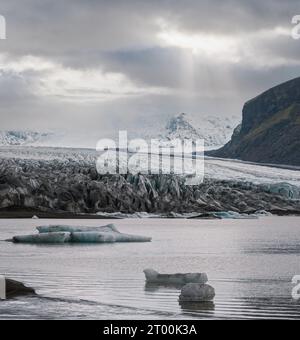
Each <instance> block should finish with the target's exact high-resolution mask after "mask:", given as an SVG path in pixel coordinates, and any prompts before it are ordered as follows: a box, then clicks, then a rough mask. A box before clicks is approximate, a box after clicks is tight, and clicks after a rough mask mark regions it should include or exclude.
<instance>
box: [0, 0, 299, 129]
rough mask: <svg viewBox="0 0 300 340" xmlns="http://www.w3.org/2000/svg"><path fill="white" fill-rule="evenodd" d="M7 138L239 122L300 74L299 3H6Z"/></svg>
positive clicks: (2, 55)
mask: <svg viewBox="0 0 300 340" xmlns="http://www.w3.org/2000/svg"><path fill="white" fill-rule="evenodd" d="M0 14H1V15H3V16H5V18H6V21H7V40H0V100H1V107H0V117H1V129H17V128H18V129H19V128H26V129H31V130H34V129H44V130H45V129H56V128H60V129H62V130H64V129H65V130H66V129H72V130H74V131H75V130H78V131H87V132H90V131H93V133H95V131H99V134H101V133H102V132H103V131H106V132H107V131H109V130H110V129H111V128H112V127H114V128H126V127H127V126H129V125H131V126H132V125H134V124H137V126H141V125H144V126H147V124H150V123H151V122H153V121H159V120H163V119H164V118H165V117H168V116H170V115H175V114H177V113H180V112H187V113H191V114H193V115H198V116H199V120H201V119H207V118H209V117H210V116H212V115H219V116H220V117H227V116H228V117H231V116H235V117H241V112H242V106H243V103H244V102H245V101H246V100H248V99H250V98H252V97H253V96H256V95H257V94H259V93H260V92H262V91H264V90H266V89H268V88H269V87H271V86H273V85H276V84H279V83H281V82H283V81H286V80H289V79H291V78H294V77H297V76H299V75H300V58H299V56H300V40H293V39H292V38H291V33H290V32H291V29H292V24H291V20H292V17H293V16H294V15H297V14H300V3H299V0H285V1H282V0H264V1H261V0H251V1H238V0H222V1H221V0H220V1H218V0H151V1H150V0H109V1H108V0H60V1H58V0H55V1H53V0H43V1H41V0H3V1H1V3H0Z"/></svg>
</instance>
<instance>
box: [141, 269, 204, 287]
mask: <svg viewBox="0 0 300 340" xmlns="http://www.w3.org/2000/svg"><path fill="white" fill-rule="evenodd" d="M144 273H145V276H146V281H147V283H158V284H179V285H182V284H187V283H201V284H204V283H206V282H207V281H208V278H207V275H206V274H205V273H187V274H159V273H158V272H157V271H155V270H153V269H145V270H144Z"/></svg>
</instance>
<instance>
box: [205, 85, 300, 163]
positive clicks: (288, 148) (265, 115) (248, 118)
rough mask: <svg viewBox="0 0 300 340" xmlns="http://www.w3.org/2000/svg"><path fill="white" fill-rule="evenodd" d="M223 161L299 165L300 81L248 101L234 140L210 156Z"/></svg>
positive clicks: (271, 90) (277, 87) (276, 88)
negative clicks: (230, 159) (239, 160)
mask: <svg viewBox="0 0 300 340" xmlns="http://www.w3.org/2000/svg"><path fill="white" fill-rule="evenodd" d="M208 154H209V155H211V156H215V157H221V158H235V159H241V160H244V161H252V162H261V163H273V164H286V165H293V166H300V78H296V79H294V80H291V81H289V82H286V83H284V84H281V85H279V86H276V87H274V88H272V89H270V90H268V91H267V92H265V93H263V94H261V95H260V96H258V97H256V98H254V99H252V100H250V101H249V102H247V103H246V104H245V106H244V109H243V121H242V124H241V126H239V127H238V128H237V129H236V130H235V132H234V134H233V136H232V139H231V141H230V142H229V143H228V144H226V145H225V146H224V147H223V148H221V149H220V150H217V151H212V152H209V153H208Z"/></svg>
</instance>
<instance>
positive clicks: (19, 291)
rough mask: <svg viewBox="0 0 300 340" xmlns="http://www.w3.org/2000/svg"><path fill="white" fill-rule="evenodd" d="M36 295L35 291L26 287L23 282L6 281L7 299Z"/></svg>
mask: <svg viewBox="0 0 300 340" xmlns="http://www.w3.org/2000/svg"><path fill="white" fill-rule="evenodd" d="M26 295H36V292H35V291H34V289H32V288H29V287H26V286H25V285H24V284H23V283H22V282H19V281H15V280H11V279H6V298H7V299H13V298H15V297H19V296H26Z"/></svg>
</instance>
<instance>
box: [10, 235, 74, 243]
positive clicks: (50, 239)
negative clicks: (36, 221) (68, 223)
mask: <svg viewBox="0 0 300 340" xmlns="http://www.w3.org/2000/svg"><path fill="white" fill-rule="evenodd" d="M70 239H71V234H70V233H47V234H36V235H26V236H14V237H13V239H12V241H13V242H14V243H33V244H42V243H48V244H50V243H54V244H56V243H67V242H70Z"/></svg>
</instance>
